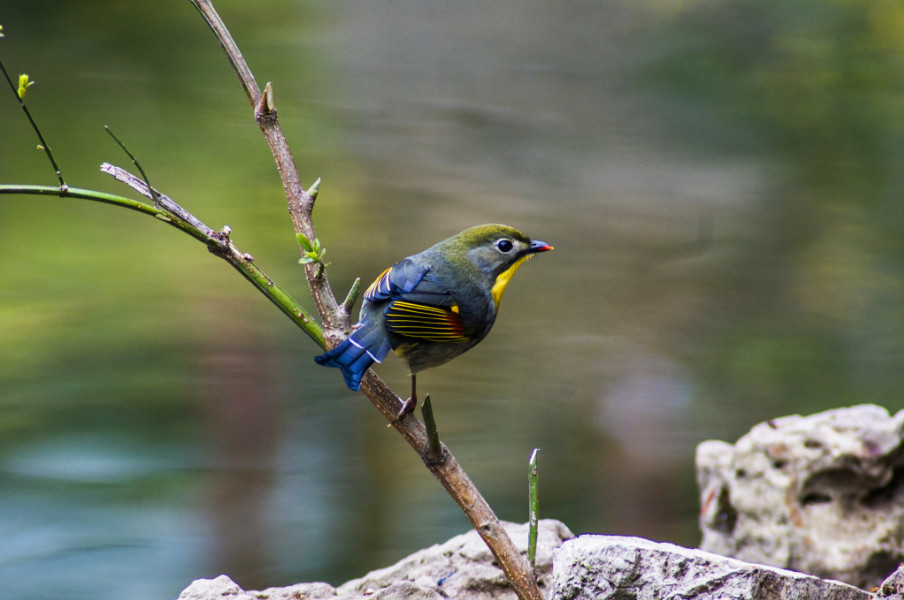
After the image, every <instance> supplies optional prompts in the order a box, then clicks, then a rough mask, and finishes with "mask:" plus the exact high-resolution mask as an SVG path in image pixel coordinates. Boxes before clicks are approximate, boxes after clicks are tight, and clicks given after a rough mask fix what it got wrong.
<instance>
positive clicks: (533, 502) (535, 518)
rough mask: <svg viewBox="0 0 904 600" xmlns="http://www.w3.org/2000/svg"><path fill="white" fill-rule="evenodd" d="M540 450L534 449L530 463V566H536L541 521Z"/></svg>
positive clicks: (528, 477)
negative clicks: (538, 465)
mask: <svg viewBox="0 0 904 600" xmlns="http://www.w3.org/2000/svg"><path fill="white" fill-rule="evenodd" d="M538 452H540V449H539V448H534V451H533V453H532V454H531V455H530V461H528V465H529V469H528V476H527V479H528V488H529V494H528V495H529V497H530V517H529V521H530V529H529V531H528V535H527V561H528V562H529V563H530V566H532V567H533V566H535V562H536V557H537V525H538V523H539V521H540V498H539V494H538V490H537V479H538V477H537V453H538Z"/></svg>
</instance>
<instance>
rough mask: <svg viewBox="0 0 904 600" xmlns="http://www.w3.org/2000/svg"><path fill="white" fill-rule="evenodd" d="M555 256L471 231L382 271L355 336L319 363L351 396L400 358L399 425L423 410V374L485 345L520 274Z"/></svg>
mask: <svg viewBox="0 0 904 600" xmlns="http://www.w3.org/2000/svg"><path fill="white" fill-rule="evenodd" d="M552 249H553V247H552V246H551V245H550V244H547V243H546V242H541V241H539V240H531V239H530V238H529V237H527V236H526V235H524V234H523V233H521V232H520V231H518V230H517V229H515V228H513V227H509V226H508V225H499V224H488V225H477V226H475V227H471V228H469V229H465V230H464V231H462V232H461V233H458V234H456V235H453V236H452V237H450V238H448V239H445V240H443V241H441V242H439V243H437V244H435V245H433V246H431V247H430V248H427V249H426V250H424V251H422V252H418V253H417V254H412V255H411V256H409V257H407V258H404V259H402V260H400V261H399V262H397V263H396V264H394V265H393V266H391V267H389V268H388V269H386V270H385V271H383V272H382V273H381V274H380V275H379V276H378V277H377V278H376V280H375V281H374V282H373V283H372V284H371V285H370V287H368V288H367V290H366V291H365V293H364V301H363V303H362V306H361V312H360V314H359V317H358V319H359V320H358V323H357V324H356V325H355V326H354V327H353V330H352V333H351V335H349V336H348V337H347V338H346V339H345V340H344V341H343V342H341V343H340V344H339V345H337V346H336V347H335V348H333V349H332V350H329V351H328V352H326V353H324V354H321V355H319V356H316V357H314V360H315V361H316V362H317V363H318V364H320V365H323V366H327V367H336V368H338V369H340V370H341V371H342V376H343V377H344V379H345V383H346V385H347V386H348V387H349V389H351V390H353V391H358V390H360V389H361V378H362V377H363V376H364V373H365V372H366V371H367V369H369V368H370V367H371V365H373V364H374V363H380V362H382V361H383V359H384V358H385V357H386V355H387V354H389V351H390V350H392V351H394V352H395V353H396V354H397V355H398V356H400V357H401V358H403V359H404V360H405V361H406V362H407V363H408V370H409V373H410V375H411V396H409V398H408V399H407V400H405V401H403V404H402V409H401V410H400V411H399V414H398V416H397V418H396V419H397V420H398V419H401V418H402V417H404V416H405V415H406V414H408V413H409V412H411V411H412V410H414V407H415V406H416V405H417V373H419V372H420V371H423V370H424V369H429V368H432V367H438V366H440V365H442V364H444V363H446V362H448V361H450V360H452V359H453V358H455V357H457V356H459V355H460V354H462V353H464V352H467V351H468V350H470V349H471V348H473V347H474V346H476V345H477V344H479V343H480V342H481V341H482V340H483V339H484V338H485V337H486V336H487V334H488V333H489V332H490V330H491V329H492V328H493V324H494V323H495V322H496V315H497V313H498V311H499V303H500V301H501V300H502V294H503V293H504V292H505V289H506V287H507V286H508V284H509V281H511V278H512V275H514V273H515V271H517V270H518V267H520V266H521V265H522V264H524V262H525V261H526V260H527V259H529V258H531V257H532V256H533V255H534V254H538V253H540V252H546V251H548V250H552Z"/></svg>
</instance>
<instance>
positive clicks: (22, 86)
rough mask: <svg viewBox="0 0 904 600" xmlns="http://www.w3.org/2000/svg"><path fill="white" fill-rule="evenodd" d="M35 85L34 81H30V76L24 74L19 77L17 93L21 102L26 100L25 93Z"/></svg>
mask: <svg viewBox="0 0 904 600" xmlns="http://www.w3.org/2000/svg"><path fill="white" fill-rule="evenodd" d="M34 84H35V82H34V81H29V80H28V74H26V73H22V74H21V75H19V90H18V92H17V93H18V94H19V100H24V99H25V92H27V91H28V88H30V87H31V86H33V85H34Z"/></svg>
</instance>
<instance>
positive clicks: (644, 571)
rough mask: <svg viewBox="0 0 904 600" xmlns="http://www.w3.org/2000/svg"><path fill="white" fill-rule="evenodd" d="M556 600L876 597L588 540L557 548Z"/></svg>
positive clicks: (702, 558) (637, 545)
mask: <svg viewBox="0 0 904 600" xmlns="http://www.w3.org/2000/svg"><path fill="white" fill-rule="evenodd" d="M549 598H550V600H659V599H663V600H665V599H671V598H674V599H678V598H681V599H682V600H784V599H788V600H790V599H792V598H795V599H796V598H800V599H803V598H806V599H811V598H812V599H814V600H815V599H819V600H870V599H871V598H872V595H871V594H868V593H866V592H864V591H863V590H860V589H857V588H855V587H853V586H850V585H847V584H845V583H841V582H840V581H831V580H825V579H819V578H817V577H813V576H811V575H804V574H802V573H796V572H794V571H787V570H784V569H778V568H775V567H767V566H763V565H754V564H750V563H745V562H741V561H739V560H736V559H733V558H727V557H724V556H719V555H716V554H710V553H708V552H704V551H702V550H692V549H688V548H682V547H680V546H675V545H673V544H661V543H656V542H651V541H649V540H645V539H642V538H631V537H619V536H602V535H586V536H580V537H577V538H574V539H573V540H570V541H567V542H565V543H564V544H562V546H561V547H560V548H559V549H558V550H556V552H555V555H554V567H553V577H552V593H551V595H550V596H549Z"/></svg>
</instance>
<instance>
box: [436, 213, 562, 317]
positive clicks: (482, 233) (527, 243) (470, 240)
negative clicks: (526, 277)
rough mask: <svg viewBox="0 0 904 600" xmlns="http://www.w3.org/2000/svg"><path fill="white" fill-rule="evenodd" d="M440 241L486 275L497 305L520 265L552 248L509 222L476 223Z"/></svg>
mask: <svg viewBox="0 0 904 600" xmlns="http://www.w3.org/2000/svg"><path fill="white" fill-rule="evenodd" d="M441 244H442V245H444V246H446V248H447V249H448V251H449V252H451V253H454V254H457V255H458V257H459V258H464V259H465V260H467V262H469V263H470V264H471V265H472V266H473V267H475V268H476V269H477V270H478V272H480V273H481V274H483V275H485V276H486V277H487V281H488V282H489V285H491V293H492V296H493V300H494V301H495V303H496V305H497V306H498V305H499V301H500V300H501V299H502V294H503V292H505V288H506V286H507V285H508V282H509V280H511V278H512V275H514V273H515V271H517V270H518V267H520V266H521V265H522V263H524V261H526V260H527V259H528V258H530V257H531V256H533V255H534V254H537V253H539V252H546V251H547V250H552V249H553V247H552V246H550V245H549V244H547V243H546V242H541V241H539V240H531V239H530V238H529V237H527V236H526V235H524V234H523V233H521V232H520V231H518V230H517V229H514V228H513V227H509V226H508V225H477V226H476V227H471V228H470V229H465V230H464V231H462V232H461V233H459V234H458V235H455V236H452V237H451V238H449V239H448V240H446V241H445V242H441Z"/></svg>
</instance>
